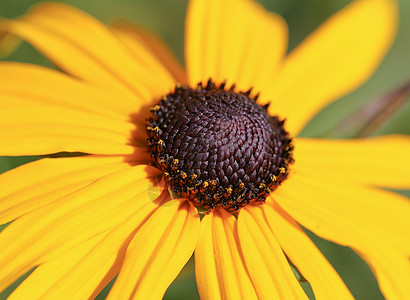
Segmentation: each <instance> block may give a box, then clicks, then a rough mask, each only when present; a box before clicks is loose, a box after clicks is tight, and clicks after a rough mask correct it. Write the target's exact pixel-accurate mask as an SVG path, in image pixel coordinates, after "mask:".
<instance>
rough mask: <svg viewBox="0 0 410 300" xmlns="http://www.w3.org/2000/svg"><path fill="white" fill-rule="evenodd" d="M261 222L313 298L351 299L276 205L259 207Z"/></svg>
mask: <svg viewBox="0 0 410 300" xmlns="http://www.w3.org/2000/svg"><path fill="white" fill-rule="evenodd" d="M262 209H263V211H264V214H265V219H266V220H267V221H268V223H269V225H270V228H271V230H272V232H273V234H274V235H275V237H276V238H277V240H278V242H279V244H280V246H281V247H282V249H283V251H284V252H285V253H286V255H287V257H289V259H290V260H291V261H292V263H294V264H295V265H296V267H297V268H298V270H299V271H300V272H301V273H302V274H303V276H304V277H305V278H306V279H307V280H308V281H309V283H310V285H311V286H312V289H313V292H314V294H315V298H316V299H318V300H320V299H335V300H336V299H341V300H344V299H353V297H352V295H351V294H350V292H349V290H348V289H347V287H346V286H345V284H344V283H343V281H342V280H341V279H340V277H339V275H338V274H337V273H336V271H335V270H334V269H333V267H332V265H331V264H330V263H329V262H328V261H327V260H326V258H325V257H324V256H323V254H322V253H321V252H320V251H319V249H317V248H316V246H315V244H313V242H312V241H311V240H310V239H309V237H308V236H307V235H306V234H305V232H304V231H303V230H302V228H300V226H299V225H298V224H297V223H296V222H295V220H293V219H292V218H291V217H290V216H289V215H288V214H287V213H286V212H285V211H284V210H283V209H282V208H281V207H279V206H278V205H277V204H276V203H274V204H273V207H272V206H270V205H263V206H262Z"/></svg>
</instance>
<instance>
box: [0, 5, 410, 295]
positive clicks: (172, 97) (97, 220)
mask: <svg viewBox="0 0 410 300" xmlns="http://www.w3.org/2000/svg"><path fill="white" fill-rule="evenodd" d="M396 14H397V11H396V3H395V1H393V0H356V1H353V2H352V3H351V4H350V5H348V6H347V7H346V8H344V9H342V10H341V11H340V12H338V13H336V14H335V15H334V16H332V17H331V18H330V19H329V20H327V21H326V22H325V23H324V24H323V25H322V26H321V27H320V28H319V29H318V30H316V31H315V32H314V33H312V34H311V36H309V37H308V38H307V39H306V40H305V41H304V42H302V43H301V44H300V45H299V46H298V47H297V48H296V49H295V50H294V51H292V52H291V53H290V54H289V55H285V52H286V48H287V27H286V23H285V22H284V21H283V19H282V18H281V17H279V16H277V15H275V14H273V13H269V12H267V11H265V10H264V9H263V8H262V7H261V6H260V5H259V4H258V3H256V2H253V1H250V0H223V1H220V0H214V1H206V0H191V1H190V3H189V7H188V13H187V22H186V48H185V49H186V51H185V58H186V72H185V71H184V70H183V68H182V67H181V66H180V65H179V64H178V62H177V61H176V60H175V58H174V57H173V56H172V55H170V54H169V53H168V52H167V51H166V50H165V48H164V45H163V44H162V43H161V42H159V41H158V40H157V39H156V38H155V37H153V36H152V35H151V34H148V33H147V32H142V31H140V30H138V29H135V28H133V27H130V26H127V25H116V26H112V27H106V26H104V25H103V24H101V23H100V22H98V21H97V20H95V19H94V18H92V17H90V16H89V15H87V14H85V13H83V12H81V11H78V10H77V9H75V8H73V7H70V6H67V5H64V4H61V3H43V4H40V5H38V6H36V7H34V8H33V9H32V10H31V11H30V12H29V13H28V14H27V15H25V16H23V17H21V18H19V19H16V20H1V21H0V29H1V30H3V31H5V32H7V33H10V34H13V35H15V36H17V37H19V38H22V39H24V40H26V41H28V42H29V43H31V44H32V45H33V46H34V47H36V48H37V49H38V50H39V51H40V52H42V53H43V54H44V55H45V56H47V57H48V58H49V59H50V60H51V61H53V62H54V63H55V64H56V65H57V66H58V68H59V69H61V71H63V72H60V71H55V70H51V69H47V68H44V67H39V66H35V65H30V64H23V63H14V62H1V63H0V78H1V79H0V99H1V100H0V104H1V108H2V109H1V110H0V127H1V131H0V140H2V145H1V146H0V155H8V156H18V155H50V154H54V153H60V152H74V153H78V152H79V153H83V154H88V155H85V156H80V157H65V158H62V157H57V158H50V157H49V158H43V159H41V160H38V161H36V162H32V163H29V164H26V165H23V166H21V167H19V168H16V169H14V170H11V171H9V172H7V173H4V174H2V175H1V176H0V184H1V189H0V197H1V198H0V199H1V200H0V223H2V224H5V223H8V222H11V224H10V225H9V226H8V227H7V228H6V229H4V230H3V231H2V232H1V234H0V248H1V249H2V251H1V252H0V265H1V266H2V268H1V269H0V288H1V289H4V288H6V287H7V286H8V285H10V284H11V283H13V282H14V281H15V280H16V279H18V278H19V277H20V276H22V275H24V274H25V273H27V272H28V271H30V270H32V269H34V268H35V269H34V271H33V272H32V273H31V274H30V275H29V276H28V278H27V279H26V280H24V282H23V283H22V284H21V285H20V286H19V287H18V288H17V289H16V290H15V291H14V292H13V294H12V295H11V298H21V299H26V298H27V297H29V298H41V299H47V298H50V299H60V298H62V297H67V298H70V299H84V298H93V297H95V296H96V295H97V294H98V293H99V292H100V291H101V290H102V289H103V288H104V287H105V286H106V285H107V284H108V283H109V282H110V281H111V280H113V279H114V278H115V276H116V275H118V277H117V279H116V281H115V283H114V285H113V288H112V290H111V291H110V294H109V296H108V297H109V298H111V299H128V298H133V299H159V298H161V297H162V296H163V294H164V292H165V291H166V289H167V287H168V286H169V285H170V284H171V282H172V281H173V280H174V279H175V277H176V276H177V275H178V273H179V272H180V270H181V269H182V267H183V266H184V264H185V263H186V262H187V261H188V259H189V258H190V257H191V255H192V254H193V253H195V254H194V255H195V265H196V277H197V283H198V289H199V292H200V295H201V297H202V298H203V299H220V298H223V299H227V298H229V299H257V298H259V299H272V298H274V299H294V298H298V299H299V298H306V295H305V293H304V292H303V290H302V288H301V286H300V285H299V283H298V281H297V279H296V277H295V276H294V274H293V272H292V269H291V267H290V264H289V262H291V263H292V264H293V265H295V266H296V267H297V268H298V269H299V271H300V272H301V274H303V276H304V277H305V278H306V279H307V280H308V281H309V282H310V284H311V286H312V289H313V292H314V293H315V296H316V298H318V299H335V298H340V299H346V298H352V295H351V294H350V292H349V290H348V289H347V288H346V286H345V285H344V283H343V281H342V280H341V279H340V277H339V276H338V274H337V273H336V272H335V271H334V269H333V268H332V266H331V265H330V264H329V262H328V261H327V260H326V259H325V258H324V256H323V255H322V254H321V253H320V251H319V250H318V249H317V248H316V247H315V245H314V244H313V243H312V241H311V240H310V239H309V238H308V236H307V235H306V234H305V232H304V231H303V229H302V228H301V225H302V226H304V227H306V228H308V229H309V230H311V231H312V232H314V233H315V234H317V235H319V236H321V237H323V238H325V239H328V240H330V241H333V242H336V243H338V244H341V245H345V246H349V247H351V248H352V249H354V250H355V251H356V252H357V253H358V254H359V255H361V257H362V258H363V259H364V260H365V261H366V262H367V263H368V264H369V265H370V266H371V267H372V270H373V271H374V273H375V275H376V276H377V279H378V281H379V284H380V288H381V290H382V292H383V293H384V295H385V296H386V297H388V298H391V299H403V298H404V297H406V296H407V295H408V292H409V290H408V289H409V286H410V276H409V274H410V272H409V270H410V266H409V261H408V257H409V254H410V253H409V252H410V243H409V241H408V234H409V228H410V226H409V225H410V224H409V221H408V220H409V214H410V207H409V202H408V199H406V198H405V197H402V196H399V195H397V194H395V193H392V192H389V191H385V190H381V188H382V187H383V188H409V187H410V181H409V178H410V176H409V175H410V174H409V168H408V162H409V161H408V158H407V157H408V152H409V150H410V149H409V148H410V140H409V139H408V137H403V136H387V137H377V138H370V139H355V140H319V139H312V138H302V137H299V136H298V134H299V132H300V130H301V129H302V128H303V127H304V126H305V125H306V123H307V122H308V121H309V120H310V119H311V118H312V117H313V116H314V114H316V113H317V112H318V111H319V110H320V109H321V108H323V107H324V106H326V105H327V104H328V103H330V102H332V101H334V100H335V99H337V98H338V97H340V96H342V95H344V94H346V93H348V92H350V91H352V90H353V89H354V88H356V87H357V86H359V85H360V84H362V83H363V82H364V81H365V80H366V79H367V78H368V77H369V76H370V75H371V74H372V73H373V71H374V70H375V68H376V67H377V66H378V64H379V63H380V61H381V60H382V58H383V56H384V55H385V53H386V52H387V50H388V48H389V47H390V45H391V43H392V41H393V38H394V34H395V31H396V20H397V16H396ZM2 37H6V35H2ZM285 119H286V121H285ZM57 156H59V155H57ZM60 156H61V155H60ZM203 208H205V209H206V212H204V211H203V210H202V209H203ZM199 211H201V213H200V212H199ZM200 214H201V215H202V219H201V218H200ZM381 220H382V221H383V222H381Z"/></svg>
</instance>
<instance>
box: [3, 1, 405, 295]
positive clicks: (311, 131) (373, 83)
mask: <svg viewBox="0 0 410 300" xmlns="http://www.w3.org/2000/svg"><path fill="white" fill-rule="evenodd" d="M38 2H40V1H37V0H0V17H7V18H13V17H16V16H19V15H21V14H23V13H24V12H25V11H26V10H27V9H28V8H29V7H30V6H31V5H33V4H35V3H38ZM61 2H65V3H69V4H72V5H74V6H76V7H78V8H81V9H83V10H84V11H86V12H88V13H90V14H91V15H93V16H95V17H97V18H98V19H100V20H102V21H103V22H105V23H109V22H111V21H114V20H118V19H125V20H128V21H131V22H133V23H135V24H139V25H141V26H143V27H145V28H149V29H151V30H153V31H155V32H156V33H158V34H159V35H160V36H161V37H162V38H163V39H164V40H165V41H167V42H168V44H169V45H170V46H171V48H172V49H173V50H174V52H175V53H176V55H177V56H178V57H179V58H180V60H181V61H183V33H184V16H185V10H186V4H187V0H117V1H113V0H99V1H95V0H66V1H61ZM260 2H261V3H263V4H264V5H265V7H266V8H267V9H269V10H271V11H274V12H277V13H279V14H280V15H282V16H283V17H284V18H285V20H286V21H287V22H288V24H289V29H290V47H289V49H290V50H291V49H293V48H294V47H295V46H296V45H297V44H298V43H299V42H300V41H301V40H303V38H304V37H306V36H307V35H308V34H309V32H311V31H313V30H314V29H315V28H316V27H317V26H318V25H320V24H321V23H322V22H323V21H324V20H325V19H326V18H327V17H328V16H330V15H331V14H332V13H334V12H336V11H337V10H339V9H341V8H343V7H344V6H345V5H346V4H348V3H349V2H351V1H349V0H261V1H260ZM399 3H400V16H401V18H400V28H399V32H398V35H397V38H396V41H395V43H394V45H393V48H392V49H391V51H390V52H389V54H388V55H387V57H386V59H385V60H384V62H383V63H382V65H381V66H380V68H379V69H378V71H377V72H376V73H375V75H374V76H373V77H372V78H371V79H370V80H369V81H368V82H367V83H366V84H365V85H363V86H362V87H360V88H359V89H358V90H356V91H355V92H353V93H351V94H350V95H348V96H346V97H344V98H342V99H340V100H339V101H336V102H335V103H333V104H331V105H329V106H328V107H327V108H325V109H324V110H323V111H322V112H321V113H320V114H318V115H317V116H316V117H315V119H314V120H312V121H311V122H310V124H309V125H308V126H307V127H306V128H305V130H304V131H303V133H302V135H304V136H311V137H312V136H314V137H335V138H348V137H354V136H355V135H356V133H357V132H355V128H356V127H351V128H350V129H349V130H340V123H341V122H342V121H343V120H345V119H346V118H348V117H349V116H350V115H352V114H353V113H354V112H356V111H357V110H358V109H359V108H360V107H362V106H363V105H365V104H366V103H369V102H371V101H372V100H374V99H376V98H378V97H381V96H384V95H385V94H387V93H389V92H391V91H394V90H396V89H397V88H399V87H400V86H402V85H403V84H405V83H406V82H408V81H409V80H410V38H409V37H410V1H408V0H400V1H399ZM364 38H365V37H364ZM6 60H13V61H22V62H30V63H36V64H40V65H45V66H52V64H51V63H50V62H49V61H48V60H47V59H45V58H44V57H42V56H41V55H40V54H39V53H38V52H36V51H35V50H34V49H33V48H32V47H31V46H29V45H28V44H23V45H22V46H21V47H20V48H19V49H18V50H17V51H16V53H14V54H12V55H11V56H10V57H8V58H6ZM409 103H410V101H408V99H407V101H406V102H405V103H404V104H403V105H402V106H401V108H400V109H399V110H398V111H397V112H396V113H394V114H393V115H392V116H391V117H390V118H389V120H387V121H386V122H384V123H383V124H382V126H380V128H378V129H377V131H375V132H374V134H375V135H379V134H389V133H401V134H410V125H409V124H410V104H409ZM359 122H360V121H359ZM360 125H361V124H359V127H360ZM32 159H35V158H33V157H22V158H21V157H19V158H7V157H0V172H4V171H7V170H8V169H11V168H14V167H16V166H18V165H20V164H23V163H26V162H28V161H30V160H32ZM406 194H407V195H409V194H408V193H406ZM309 234H310V235H311V237H312V239H313V240H314V241H315V243H316V244H317V245H318V246H319V247H320V249H321V250H322V252H323V253H324V254H325V256H326V257H327V258H328V259H329V261H330V262H331V263H332V265H333V266H334V267H335V269H336V270H337V271H338V272H339V273H340V275H341V276H342V278H343V280H344V281H345V282H346V284H347V285H348V286H349V288H350V290H351V291H352V293H353V294H354V296H355V297H356V298H357V299H372V300H373V299H383V296H382V295H381V293H380V291H379V288H378V286H377V282H376V280H375V278H374V276H373V275H372V273H371V272H370V269H369V268H368V266H367V265H366V264H365V263H364V262H363V261H362V260H361V259H360V258H359V257H358V256H357V255H356V254H355V253H354V252H353V251H351V250H350V249H348V248H345V247H341V246H338V245H335V244H333V243H331V242H328V241H324V240H322V239H320V238H318V237H315V236H313V235H312V234H311V233H309ZM193 268H194V266H193V262H192V261H190V263H188V264H187V266H186V267H185V268H184V270H183V271H182V272H181V274H180V276H179V277H178V278H177V279H176V280H175V282H174V283H173V284H172V286H171V287H170V288H169V289H168V291H167V293H166V295H165V299H199V296H198V292H197V290H196V285H195V278H194V275H193ZM302 285H303V286H304V287H305V288H306V289H308V290H309V286H308V284H306V283H304V284H302ZM13 288H15V285H14V286H13V287H10V288H9V289H8V290H6V291H5V292H4V293H2V294H0V299H5V298H6V297H7V295H8V294H9V293H10V292H11V291H12V290H13ZM107 292H108V289H106V290H104V291H103V292H102V293H101V295H100V297H99V298H101V299H103V298H104V295H106V293H107Z"/></svg>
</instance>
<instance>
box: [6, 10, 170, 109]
mask: <svg viewBox="0 0 410 300" xmlns="http://www.w3.org/2000/svg"><path fill="white" fill-rule="evenodd" d="M0 29H3V30H4V31H7V32H10V33H13V34H15V35H17V36H19V37H20V38H22V39H24V40H26V41H27V42H29V43H31V44H32V45H33V46H34V47H36V48H37V49H38V50H40V51H41V52H42V53H44V54H45V55H46V56H47V57H48V58H50V59H51V60H52V61H53V62H55V64H56V65H58V66H59V67H60V68H61V69H63V70H64V71H65V72H67V73H69V74H72V75H73V76H75V77H78V78H81V79H84V80H86V81H88V82H92V83H94V84H96V85H98V86H100V87H105V88H107V89H108V88H111V89H114V90H116V91H121V92H122V93H127V94H129V93H130V92H133V93H135V94H136V95H138V96H140V97H141V100H142V101H147V102H151V101H152V97H158V96H160V95H161V94H163V93H166V92H168V90H169V89H170V88H172V87H173V86H174V82H173V80H172V77H169V78H161V80H158V78H157V77H156V76H155V74H153V73H151V72H150V70H149V68H146V67H144V66H142V65H141V64H139V63H138V62H137V61H136V60H135V59H134V58H133V57H132V56H131V54H130V53H129V52H128V51H127V50H126V49H125V47H124V46H123V45H122V44H121V43H120V42H119V41H118V39H116V38H115V36H114V35H113V34H112V33H111V32H110V31H109V30H108V29H107V28H106V27H105V26H104V25H103V24H101V23H100V22H99V21H97V20H96V19H94V18H93V17H91V16H89V15H87V14H85V13H83V12H81V11H80V10H77V9H75V8H73V7H71V6H69V5H66V4H62V3H51V2H50V3H43V4H39V5H37V6H35V7H34V8H33V9H32V10H31V11H30V12H29V13H28V14H27V15H25V16H24V17H22V18H21V19H19V20H16V21H6V20H3V21H1V22H0ZM102 49H103V51H102ZM68 58H69V59H68Z"/></svg>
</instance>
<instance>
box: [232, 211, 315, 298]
mask: <svg viewBox="0 0 410 300" xmlns="http://www.w3.org/2000/svg"><path fill="white" fill-rule="evenodd" d="M238 235H239V239H240V242H241V247H242V251H243V256H244V259H245V262H246V266H247V267H248V270H249V274H250V276H251V278H252V282H253V285H254V287H255V290H256V292H257V293H258V297H259V299H278V300H279V299H308V298H307V296H306V294H305V292H304V291H303V289H302V287H301V286H300V284H299V282H298V281H297V280H296V277H295V275H294V274H293V272H292V269H291V268H290V265H289V263H288V261H287V259H286V257H285V255H284V254H283V251H282V249H281V247H280V245H279V243H278V241H277V240H276V238H275V236H274V235H273V233H272V231H271V230H270V228H269V224H268V223H267V222H266V219H265V216H264V215H263V211H262V210H261V208H260V207H258V206H251V207H249V208H248V207H246V208H244V209H242V210H241V211H240V212H239V219H238Z"/></svg>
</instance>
